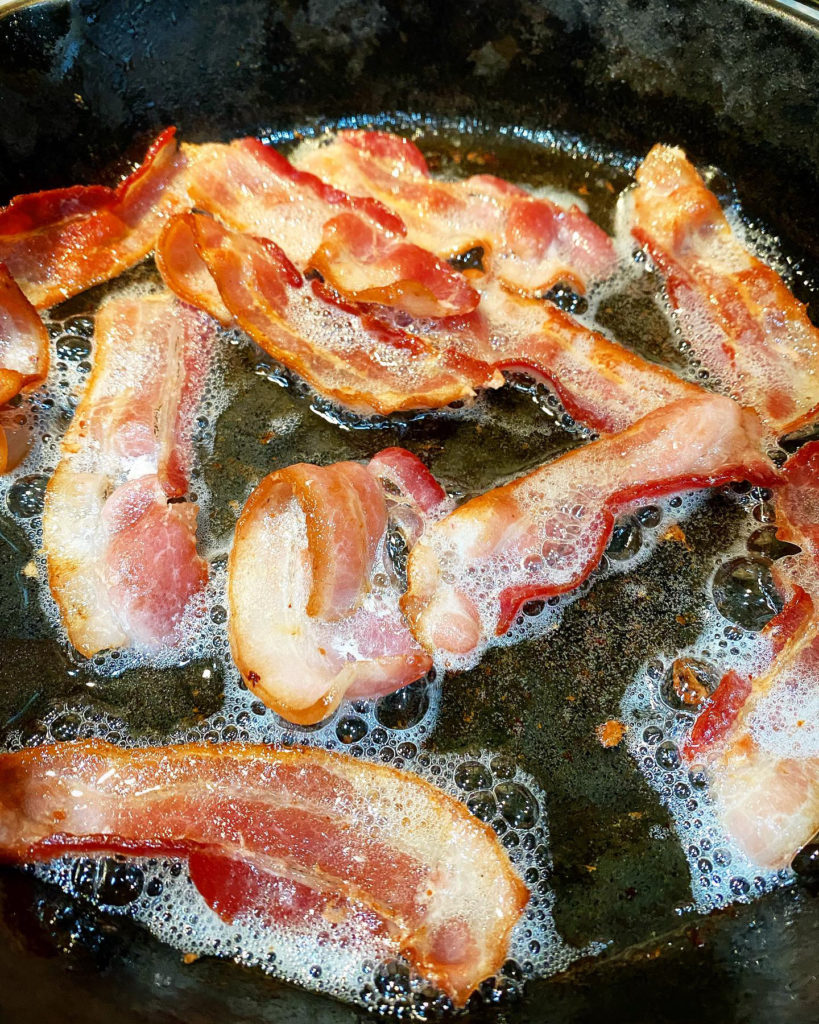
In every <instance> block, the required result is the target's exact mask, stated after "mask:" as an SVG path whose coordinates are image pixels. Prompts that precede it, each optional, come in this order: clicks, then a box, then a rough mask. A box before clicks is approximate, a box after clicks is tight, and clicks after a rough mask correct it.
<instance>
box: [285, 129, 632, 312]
mask: <svg viewBox="0 0 819 1024" xmlns="http://www.w3.org/2000/svg"><path fill="white" fill-rule="evenodd" d="M297 164H298V166H299V167H301V168H303V169H305V170H308V171H312V172H313V173H315V174H318V175H319V176H320V177H321V178H323V179H324V180H325V181H329V182H330V183H331V184H333V185H335V186H336V187H338V188H342V189H344V191H345V192H348V193H349V194H351V195H355V196H370V197H372V198H375V199H379V200H381V201H382V202H383V203H384V204H385V205H386V206H387V207H389V209H390V210H392V211H393V212H394V213H396V214H397V215H398V216H400V217H401V219H402V221H403V222H404V223H405V224H406V228H407V237H408V239H409V241H411V242H414V243H415V244H416V245H420V246H422V247H423V248H424V249H429V250H430V251H431V252H434V253H435V254H436V255H437V256H439V257H441V258H442V259H449V258H451V257H452V256H455V255H457V254H459V253H463V252H465V251H467V250H469V249H473V248H475V247H477V246H480V247H481V248H482V249H483V250H484V254H485V259H487V260H488V261H490V262H491V269H492V273H493V274H494V275H495V277H497V278H498V279H499V280H501V281H502V282H503V283H504V284H505V285H506V286H507V287H509V288H511V289H513V290H515V291H519V292H521V293H523V294H527V295H534V294H540V293H543V292H546V291H548V290H549V289H550V288H552V287H553V286H554V285H556V284H560V283H564V284H569V285H571V287H572V288H574V289H575V290H576V291H579V292H583V291H585V289H586V288H587V287H588V285H589V284H590V283H591V282H592V281H594V280H596V279H599V278H602V277H606V276H607V275H608V274H609V273H610V272H611V271H612V269H613V267H614V264H615V262H616V260H615V254H614V247H613V245H612V242H611V239H610V238H609V237H608V236H607V235H606V234H605V232H604V231H602V230H601V229H600V228H598V227H597V225H596V224H594V222H593V221H591V220H590V219H589V218H588V217H587V216H586V215H585V214H584V213H583V212H582V210H580V209H579V208H578V207H577V206H572V207H571V208H570V209H569V210H564V209H562V208H561V207H559V206H558V205H557V204H556V203H553V202H551V201H550V200H548V199H544V198H536V197H534V196H532V195H531V194H530V193H528V192H526V191H525V190H524V189H521V188H517V187H516V186H514V185H511V184H509V183H508V182H505V181H502V180H501V179H500V178H493V177H491V176H489V175H478V176H476V177H472V178H467V179H466V180H465V181H440V180H436V179H434V178H432V177H430V174H429V170H428V168H427V165H426V161H425V160H424V157H423V156H422V154H421V153H420V151H419V150H418V149H417V147H416V146H414V145H413V143H411V142H409V141H408V140H407V139H403V138H401V137H400V136H396V135H389V134H387V133H384V132H365V131H343V132H339V133H338V134H337V135H336V136H335V137H334V138H333V139H332V141H331V142H330V143H329V144H327V145H322V146H319V147H312V148H306V149H304V150H303V151H302V152H301V153H300V154H299V157H298V159H297Z"/></svg>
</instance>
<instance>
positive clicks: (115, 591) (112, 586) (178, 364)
mask: <svg viewBox="0 0 819 1024" xmlns="http://www.w3.org/2000/svg"><path fill="white" fill-rule="evenodd" d="M212 342H213V325H212V323H211V322H210V321H209V319H208V318H207V317H206V316H205V315H204V314H203V313H200V312H199V311H198V310H194V309H192V308H191V307H189V306H185V305H183V304H181V303H179V302H177V301H176V300H175V299H173V298H172V297H170V296H161V297H152V298H146V299H125V298H123V299H115V300H111V301H109V302H108V303H106V305H104V306H103V307H102V308H101V309H100V311H99V313H98V314H97V320H96V329H95V335H94V369H93V371H92V373H91V376H90V378H89V381H88V384H87V386H86V390H85V393H84V395H83V398H82V401H81V402H80V404H79V406H78V408H77V411H76V413H75V414H74V419H73V420H72V422H71V425H70V427H69V428H68V430H67V432H66V434H65V437H64V438H63V442H62V450H61V459H60V462H59V464H58V466H57V469H56V471H55V473H54V475H53V476H52V478H51V480H50V482H49V485H48V489H47V492H46V501H45V511H44V513H43V543H44V547H45V551H46V555H47V557H48V571H49V582H50V585H51V590H52V593H53V595H54V598H55V600H56V601H57V604H58V606H59V608H60V611H61V613H62V617H63V622H64V624H65V627H66V629H67V631H68V636H69V639H70V640H71V642H72V643H73V644H74V646H75V647H76V648H77V649H78V650H79V651H80V652H81V653H82V654H84V655H86V656H90V655H92V654H94V653H95V652H97V651H100V650H104V649H107V648H115V647H124V646H129V645H131V644H134V643H138V644H144V645H147V646H154V647H155V646H162V645H164V644H167V643H169V642H172V641H173V640H174V639H175V638H176V637H177V633H178V627H179V622H180V619H181V617H182V615H183V613H184V610H185V608H186V606H187V604H188V602H189V600H190V599H191V597H192V596H193V595H194V594H195V593H196V592H197V591H199V590H200V589H201V588H202V587H203V586H204V583H205V581H206V579H207V563H206V562H205V561H204V560H203V559H202V558H201V557H200V556H199V555H198V554H197V551H196V512H197V509H196V506H195V505H192V504H190V503H189V502H185V501H181V500H180V499H182V498H183V496H184V494H185V492H186V491H187V486H188V474H189V470H190V460H191V454H192V453H191V434H192V428H193V420H194V414H195V409H196V404H197V401H198V398H199V394H200V391H201V388H202V386H203V385H204V378H205V374H206V372H207V368H208V363H209V356H210V350H211V345H212Z"/></svg>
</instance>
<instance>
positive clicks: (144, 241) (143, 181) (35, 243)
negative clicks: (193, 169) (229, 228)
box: [0, 128, 191, 309]
mask: <svg viewBox="0 0 819 1024" xmlns="http://www.w3.org/2000/svg"><path fill="white" fill-rule="evenodd" d="M175 132H176V129H175V128H167V129H166V130H165V131H164V132H162V134H161V135H160V136H159V137H158V138H157V139H156V141H155V142H154V143H153V145H152V146H151V147H150V149H149V150H148V152H147V154H146V156H145V160H144V161H143V163H142V164H141V165H140V166H139V167H138V168H137V169H136V170H135V171H134V172H133V173H132V174H130V175H129V176H128V177H127V178H126V179H125V180H124V181H122V182H120V184H119V185H118V186H117V187H116V188H106V187H104V186H102V185H88V186H83V185H75V186H73V187H71V188H64V189H54V190H52V191H50V192H37V193H32V194H30V195H23V196H17V197H16V198H15V199H13V200H12V201H11V203H10V204H9V205H8V206H6V207H5V208H4V209H2V210H0V262H5V264H6V265H7V267H8V269H9V271H10V272H11V273H12V274H13V275H14V277H15V279H16V280H17V282H18V284H19V285H20V287H21V288H22V290H23V291H24V292H25V294H26V295H27V296H28V298H29V300H30V301H31V302H32V303H33V304H34V305H35V306H36V307H37V308H38V309H43V308H46V307H48V306H51V305H53V304H54V303H56V302H61V301H62V300H63V299H67V298H69V297H70V296H72V295H76V294H77V293H78V292H81V291H84V290H85V289H86V288H90V287H91V286H92V285H95V284H99V283H101V282H102V281H108V280H110V279H111V278H112V277H116V276H117V275H118V274H120V273H122V271H123V270H127V269H128V267H132V266H134V264H136V263H138V262H139V261H140V260H141V259H142V258H143V257H144V256H147V254H148V253H149V252H150V251H151V249H153V247H154V245H155V243H156V239H157V237H158V236H159V233H160V231H161V230H162V228H163V226H164V224H165V222H166V221H167V220H168V218H169V217H171V216H172V215H173V214H174V213H176V212H177V211H179V210H183V209H188V208H189V207H190V205H191V204H190V200H189V199H188V197H187V193H186V191H185V188H184V180H185V167H186V160H185V158H184V157H183V156H182V154H181V153H180V152H179V151H178V150H177V145H176V140H175Z"/></svg>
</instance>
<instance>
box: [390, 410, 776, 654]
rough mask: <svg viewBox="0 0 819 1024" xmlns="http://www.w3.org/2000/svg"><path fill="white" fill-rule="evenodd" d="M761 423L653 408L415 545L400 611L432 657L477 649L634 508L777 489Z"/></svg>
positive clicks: (563, 582)
mask: <svg viewBox="0 0 819 1024" xmlns="http://www.w3.org/2000/svg"><path fill="white" fill-rule="evenodd" d="M759 437H760V427H759V423H758V420H757V418H756V416H755V415H754V414H753V413H752V412H749V411H747V410H742V409H740V407H739V406H737V405H736V404H735V403H734V402H732V401H731V400H730V399H728V398H724V397H722V396H719V395H706V394H704V393H703V394H702V395H701V396H699V397H692V398H689V399H685V400H683V401H678V402H675V403H672V404H671V405H668V406H666V407H665V408H664V409H659V410H657V411H656V412H653V413H650V414H649V415H648V416H645V417H644V418H643V419H641V420H639V421H638V422H637V423H636V424H635V425H634V426H633V427H630V428H629V429H628V430H625V431H623V432H622V433H620V434H617V435H615V436H614V437H611V438H605V439H604V440H601V441H597V442H595V443H593V444H589V445H586V446H585V447H583V448H580V449H577V450H575V451H572V452H569V453H568V454H567V455H564V456H562V457H561V458H559V459H556V460H555V461H554V462H552V463H550V464H548V465H546V466H543V467H542V468H541V469H538V470H535V472H534V473H530V474H529V475H528V476H524V477H522V478H520V479H519V480H515V481H513V482H512V483H510V484H507V485H506V486H504V487H499V488H496V489H495V490H492V491H489V492H488V493H487V494H483V495H481V496H479V497H477V498H473V499H472V500H471V501H468V502H467V503H466V504H465V505H462V506H461V507H460V508H458V509H456V510H455V511H454V512H452V513H450V514H449V515H448V516H446V517H445V518H443V519H441V520H440V521H439V522H437V523H436V524H435V525H434V526H432V527H431V528H430V529H428V530H427V531H426V533H425V535H424V536H423V537H422V538H421V540H420V541H419V542H418V543H417V544H416V545H415V547H414V548H413V550H412V552H411V554H410V559H409V565H408V578H409V587H408V589H407V592H406V594H405V595H404V597H403V598H402V601H401V606H402V608H403V609H404V612H405V614H406V616H407V620H408V622H409V624H410V628H411V629H412V632H413V634H414V635H415V637H416V638H417V639H418V640H419V642H420V643H421V644H422V645H423V646H424V647H425V648H426V649H427V650H429V651H436V650H437V651H439V652H441V653H442V654H443V656H444V658H445V659H446V658H448V657H450V656H451V655H456V656H464V655H470V656H473V657H474V655H476V654H479V653H480V652H481V651H482V650H483V649H484V648H485V647H486V645H487V644H489V643H490V642H491V640H492V638H493V636H495V635H500V634H502V633H504V632H506V631H507V630H508V629H509V627H510V626H511V624H512V623H513V621H514V619H515V616H516V615H517V613H518V611H519V609H520V607H521V605H522V604H524V603H525V602H526V601H529V600H533V599H536V598H545V597H549V596H552V595H555V594H561V593H565V592H566V591H569V590H573V589H574V588H575V587H577V586H578V585H579V584H580V583H581V582H582V581H583V580H584V579H586V577H587V576H588V575H589V573H590V572H591V571H592V569H594V567H595V566H596V565H597V563H598V562H599V561H600V558H601V556H602V554H603V551H604V550H605V547H606V544H607V543H608V541H609V538H610V536H611V531H612V527H613V524H614V518H615V516H617V515H618V514H619V513H620V512H621V511H623V510H624V509H626V508H628V507H629V506H630V505H632V504H633V503H634V502H635V501H640V500H648V499H652V498H656V497H658V496H661V495H664V494H671V493H673V492H675V491H684V490H690V489H693V488H699V487H712V486H714V485H716V484H720V483H725V482H727V481H729V480H737V479H744V478H747V479H750V480H754V481H756V482H758V483H766V482H767V483H773V482H775V481H776V480H777V479H778V477H777V474H776V471H775V469H774V468H773V466H772V465H771V463H770V462H769V461H768V459H767V458H765V457H764V456H762V455H761V454H760V453H759V450H758V442H759Z"/></svg>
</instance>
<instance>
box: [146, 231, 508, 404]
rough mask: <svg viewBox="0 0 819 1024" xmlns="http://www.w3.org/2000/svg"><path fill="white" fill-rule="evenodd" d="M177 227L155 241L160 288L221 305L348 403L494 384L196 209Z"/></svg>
mask: <svg viewBox="0 0 819 1024" xmlns="http://www.w3.org/2000/svg"><path fill="white" fill-rule="evenodd" d="M182 224H183V225H184V228H183V226H182V225H181V224H179V223H178V222H174V224H173V225H172V227H171V228H169V230H168V232H166V233H165V235H164V236H163V238H162V239H161V240H160V259H159V266H160V269H161V270H162V272H163V274H164V275H165V280H166V282H167V284H168V285H169V287H171V288H175V289H177V290H178V292H179V294H180V295H181V296H182V297H183V298H186V299H193V298H195V299H196V304H197V305H198V306H200V307H201V308H203V309H206V310H207V311H208V312H210V313H212V314H213V315H214V316H216V317H217V318H221V319H223V320H224V316H225V310H227V311H228V312H229V313H230V315H231V316H232V317H233V318H234V319H235V321H236V322H237V323H238V324H239V326H241V327H242V329H243V330H244V331H246V332H247V333H248V334H249V335H250V336H251V337H252V338H253V339H254V341H256V342H257V343H258V344H259V345H260V346H261V347H262V348H263V349H264V350H265V351H266V352H269V353H270V354H271V355H272V356H273V357H274V358H275V359H278V360H279V361H280V362H282V363H284V364H285V365H286V366H288V367H289V368H291V369H293V370H295V371H296V372H297V373H298V374H299V375H300V376H301V377H303V378H304V379H305V380H307V381H309V382H310V383H311V384H312V385H313V386H314V387H316V388H317V389H318V390H319V391H320V392H321V393H322V394H325V395H328V396H329V397H331V398H333V399H335V400H337V401H339V402H341V403H342V404H343V405H346V406H347V407H349V408H351V409H354V410H357V411H361V412H373V411H375V412H378V413H381V414H387V413H390V412H395V411H397V410H402V409H419V408H421V409H423V408H438V407H440V406H443V405H447V404H449V403H450V402H454V401H463V400H465V399H470V398H472V397H474V394H475V391H474V388H475V387H483V386H489V387H496V386H499V385H500V384H501V383H502V382H503V378H502V377H501V376H500V374H498V373H497V372H496V371H494V370H492V369H491V368H490V367H488V366H487V365H486V364H485V363H481V362H479V361H478V360H474V359H468V358H464V357H461V356H460V355H459V354H458V353H455V352H441V351H440V350H439V348H438V347H436V346H433V345H432V344H430V343H429V342H427V341H426V340H425V339H423V338H421V337H420V336H418V335H414V334H411V333H410V332H408V331H406V330H403V329H402V328H400V327H394V326H391V325H388V324H386V323H384V322H382V321H381V320H379V319H376V318H375V317H373V316H372V315H370V314H368V313H367V312H366V311H364V310H363V309H362V308H361V307H358V306H355V305H349V304H347V303H344V302H343V301H341V300H339V299H338V298H337V297H336V296H334V294H333V293H332V292H331V291H330V290H329V289H327V288H326V287H324V286H322V285H321V284H320V283H319V282H317V281H312V282H308V281H305V280H304V279H303V277H302V276H301V274H300V273H299V272H298V270H296V268H295V267H294V266H293V264H292V263H291V262H290V260H289V259H288V258H287V256H286V255H285V254H284V253H283V252H282V250H281V249H280V248H279V247H278V246H277V245H275V244H274V243H273V242H271V241H268V240H266V239H257V238H251V237H250V236H248V235H242V234H238V233H236V232H232V231H228V230H227V229H226V228H223V227H222V226H221V225H219V224H218V223H217V222H216V221H214V220H212V219H211V218H210V217H206V216H204V215H202V214H186V215H184V216H183V217H182ZM171 232H173V234H172V233H171ZM169 239H171V240H172V241H173V245H172V246H171V245H170V244H168V240H169ZM194 250H195V253H194ZM196 254H198V257H199V261H198V262H197V259H196ZM203 264H204V267H205V268H207V270H208V271H209V272H210V275H211V277H212V280H213V281H214V282H215V284H216V287H217V289H218V292H219V295H220V297H221V302H220V303H218V304H217V303H216V302H215V299H214V292H213V288H212V287H211V285H210V284H207V283H205V284H203V282H205V281H206V278H204V277H203V268H202V265H203ZM197 287H201V291H199V292H198V293H197Z"/></svg>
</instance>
